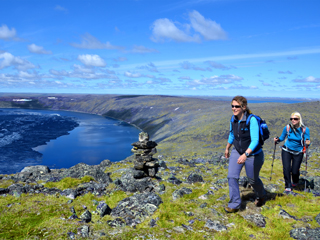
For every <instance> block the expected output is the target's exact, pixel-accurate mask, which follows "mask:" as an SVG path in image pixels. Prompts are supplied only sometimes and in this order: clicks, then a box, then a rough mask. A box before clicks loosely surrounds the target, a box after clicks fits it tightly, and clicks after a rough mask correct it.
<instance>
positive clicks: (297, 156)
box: [273, 112, 310, 193]
mask: <svg viewBox="0 0 320 240" xmlns="http://www.w3.org/2000/svg"><path fill="white" fill-rule="evenodd" d="M290 121H291V123H290V124H288V125H287V126H285V127H284V128H283V131H282V134H281V136H280V137H279V138H274V139H273V140H274V141H275V143H279V142H282V141H283V140H285V138H287V140H286V142H285V143H284V145H283V146H282V151H281V158H282V166H283V176H284V181H285V193H290V192H291V191H292V188H294V187H296V186H297V185H298V183H299V176H300V171H299V169H300V165H301V162H302V159H303V153H304V151H303V150H304V147H307V146H309V145H310V140H309V139H310V132H309V128H307V127H306V126H305V125H304V124H303V122H302V118H301V115H300V113H298V112H293V113H292V114H291V117H290ZM306 145H307V146H306ZM291 177H292V181H291Z"/></svg>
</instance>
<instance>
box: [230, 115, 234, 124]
mask: <svg viewBox="0 0 320 240" xmlns="http://www.w3.org/2000/svg"><path fill="white" fill-rule="evenodd" d="M230 122H231V123H233V122H234V115H232V116H231V119H230Z"/></svg>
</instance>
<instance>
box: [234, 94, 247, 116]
mask: <svg viewBox="0 0 320 240" xmlns="http://www.w3.org/2000/svg"><path fill="white" fill-rule="evenodd" d="M233 101H236V102H238V103H239V104H240V105H241V107H242V108H243V107H246V111H247V112H248V113H249V114H251V113H252V112H251V110H250V109H249V108H248V101H247V99H246V98H245V97H243V96H235V97H234V98H233V99H232V101H231V104H232V102H233Z"/></svg>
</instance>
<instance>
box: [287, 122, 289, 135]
mask: <svg viewBox="0 0 320 240" xmlns="http://www.w3.org/2000/svg"><path fill="white" fill-rule="evenodd" d="M289 131H290V124H288V125H287V136H288V135H289Z"/></svg>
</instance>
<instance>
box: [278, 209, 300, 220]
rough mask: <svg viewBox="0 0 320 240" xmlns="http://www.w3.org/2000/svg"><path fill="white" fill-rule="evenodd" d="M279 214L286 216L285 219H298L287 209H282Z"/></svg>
mask: <svg viewBox="0 0 320 240" xmlns="http://www.w3.org/2000/svg"><path fill="white" fill-rule="evenodd" d="M279 215H280V216H281V217H282V218H284V219H290V218H292V219H294V220H297V218H296V217H295V216H292V215H290V214H289V213H287V212H286V211H285V210H283V209H281V210H280V212H279Z"/></svg>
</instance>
